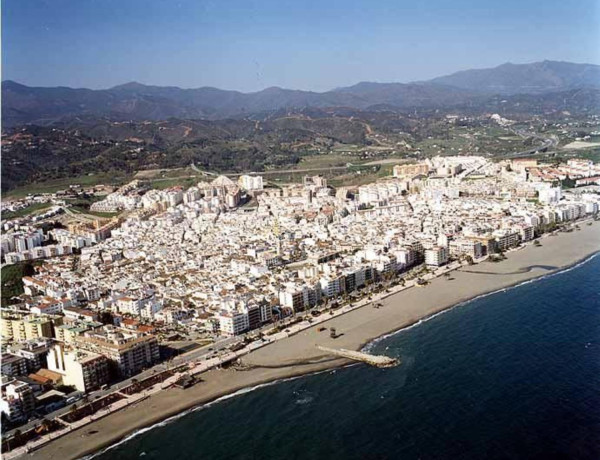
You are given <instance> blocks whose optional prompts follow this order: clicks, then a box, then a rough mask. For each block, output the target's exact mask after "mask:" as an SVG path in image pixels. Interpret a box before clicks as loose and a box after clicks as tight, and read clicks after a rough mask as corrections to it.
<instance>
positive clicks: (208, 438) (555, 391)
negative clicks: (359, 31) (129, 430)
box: [95, 255, 600, 460]
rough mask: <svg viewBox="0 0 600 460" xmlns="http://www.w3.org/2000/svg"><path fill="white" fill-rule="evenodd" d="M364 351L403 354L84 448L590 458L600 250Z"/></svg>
mask: <svg viewBox="0 0 600 460" xmlns="http://www.w3.org/2000/svg"><path fill="white" fill-rule="evenodd" d="M398 308H402V307H401V306H398ZM371 351H373V352H375V353H385V354H387V355H390V356H397V357H399V358H400V359H401V360H402V365H401V366H398V367H395V368H392V369H374V368H370V367H367V366H365V365H354V366H350V367H347V368H343V369H337V370H335V371H328V372H324V373H321V374H316V375H311V376H305V377H302V378H298V379H294V380H288V381H283V382H279V383H276V384H274V385H269V386H263V387H260V388H258V389H255V390H254V391H250V392H247V393H245V394H243V395H239V396H235V397H232V398H229V399H226V400H224V401H221V402H218V403H216V404H212V405H210V406H209V407H205V408H202V409H199V410H196V411H193V412H190V413H188V414H186V415H184V416H182V417H179V418H178V419H176V420H173V421H171V422H169V423H166V424H163V426H159V427H155V428H152V429H149V430H147V431H145V432H143V433H141V434H138V435H137V436H134V437H132V438H131V439H129V440H127V441H125V442H122V443H120V444H118V445H116V446H113V447H112V448H110V449H109V450H107V451H105V452H103V453H100V454H99V455H97V456H96V457H95V458H96V459H102V460H109V459H110V460H114V459H133V458H144V459H159V458H160V459H165V458H175V459H545V460H546V459H590V460H597V459H600V255H599V256H597V257H593V258H592V259H590V260H588V261H586V262H585V263H583V264H580V265H579V266H577V267H574V268H572V269H570V270H567V271H564V272H561V273H559V274H555V275H551V276H548V277H546V278H542V279H539V280H536V281H534V282H530V283H527V284H524V285H521V286H518V287H515V288H512V289H508V290H506V291H501V292H498V293H495V294H493V295H489V296H486V297H482V298H479V299H476V300H473V301H471V302H468V303H466V304H463V305H460V306H458V307H456V308H454V309H452V310H449V311H447V312H445V313H443V314H441V315H438V316H436V317H433V318H431V319H429V320H428V321H425V322H422V323H421V324H419V325H417V326H414V327H411V328H408V329H405V330H403V331H401V332H399V333H397V334H395V335H392V336H390V337H386V338H384V339H382V340H379V341H377V342H376V343H374V344H372V345H371Z"/></svg>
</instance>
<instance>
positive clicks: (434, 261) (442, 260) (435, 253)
mask: <svg viewBox="0 0 600 460" xmlns="http://www.w3.org/2000/svg"><path fill="white" fill-rule="evenodd" d="M448 255H449V254H448V248H445V247H443V246H434V247H433V248H431V249H426V250H425V264H426V265H430V266H433V267H439V266H441V265H445V264H447V263H448Z"/></svg>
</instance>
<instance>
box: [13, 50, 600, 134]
mask: <svg viewBox="0 0 600 460" xmlns="http://www.w3.org/2000/svg"><path fill="white" fill-rule="evenodd" d="M577 88H598V89H600V66H598V65H593V64H573V63H568V62H556V61H543V62H536V63H532V64H502V65H500V66H498V67H495V68H491V69H476V70H465V71H460V72H456V73H454V74H451V75H447V76H443V77H438V78H434V79H433V80H429V81H426V82H415V83H371V82H362V83H358V84H356V85H354V86H350V87H346V88H337V89H335V90H332V91H327V92H323V93H317V92H312V91H301V90H290V89H283V88H278V87H271V88H266V89H264V90H262V91H258V92H253V93H242V92H239V91H231V90H222V89H218V88H212V87H202V88H195V89H182V88H178V87H173V86H166V87H163V86H150V85H143V84H141V83H137V82H130V83H125V84H123V85H118V86H115V87H113V88H110V89H104V90H91V89H85V88H81V89H73V88H67V87H54V88H42V87H28V86H25V85H22V84H19V83H16V82H13V81H4V82H2V122H3V124H4V125H5V126H15V125H19V124H27V123H36V124H48V123H51V122H54V121H57V120H60V119H63V118H65V117H74V116H102V117H109V118H111V119H115V120H165V119H168V118H172V117H174V118H188V119H209V120H216V119H224V118H232V117H245V116H249V115H251V114H255V113H263V112H268V111H275V110H280V109H286V108H294V109H298V108H307V107H313V108H326V107H349V108H355V109H369V108H376V107H378V106H381V107H388V108H389V107H394V108H398V109H407V108H413V107H414V108H419V107H423V108H432V107H450V106H455V105H462V104H471V103H477V102H479V101H482V100H484V99H485V98H488V97H489V96H491V95H511V94H543V93H546V92H559V91H564V90H570V89H577Z"/></svg>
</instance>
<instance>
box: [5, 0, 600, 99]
mask: <svg viewBox="0 0 600 460" xmlns="http://www.w3.org/2000/svg"><path fill="white" fill-rule="evenodd" d="M599 45H600V0H574V1H565V0H559V1H556V0H543V1H542V0H502V1H486V0H452V1H441V0H420V1H419V0H414V1H405V0H366V1H353V0H339V1H338V0H334V1H328V0H318V1H314V0H302V1H300V0H296V1H287V0H261V1H257V0H239V1H238V0H216V1H203V0H185V1H178V0H3V1H2V80H9V79H10V80H15V81H18V82H19V83H23V84H26V85H30V86H70V87H77V88H81V87H85V88H93V89H99V88H109V87H112V86H115V85H119V84H122V83H126V82H129V81H138V82H141V83H144V84H151V85H161V86H179V87H183V88H197V87H202V86H214V87H218V88H222V89H235V90H239V91H246V92H248V91H258V90H261V89H264V88H267V87H270V86H279V87H283V88H291V89H302V90H313V91H327V90H329V89H332V88H335V87H340V86H349V85H352V84H355V83H357V82H360V81H378V82H409V81H418V80H426V79H430V78H433V77H436V76H441V75H445V74H448V73H452V72H455V71H458V70H464V69H469V68H485V67H494V66H496V65H500V64H502V63H505V62H513V63H527V62H535V61H541V60H544V59H549V60H562V61H571V62H580V63H592V64H600V46H599Z"/></svg>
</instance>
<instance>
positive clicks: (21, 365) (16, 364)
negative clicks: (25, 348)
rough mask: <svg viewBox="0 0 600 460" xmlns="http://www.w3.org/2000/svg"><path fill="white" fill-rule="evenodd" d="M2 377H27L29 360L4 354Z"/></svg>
mask: <svg viewBox="0 0 600 460" xmlns="http://www.w3.org/2000/svg"><path fill="white" fill-rule="evenodd" d="M2 375H9V376H11V377H16V376H19V375H27V360H26V359H25V358H23V357H21V356H17V355H13V354H11V353H2Z"/></svg>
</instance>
